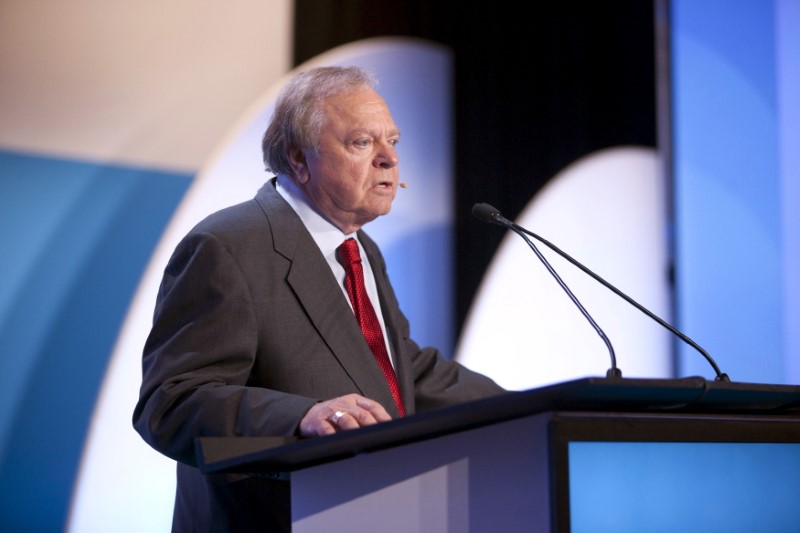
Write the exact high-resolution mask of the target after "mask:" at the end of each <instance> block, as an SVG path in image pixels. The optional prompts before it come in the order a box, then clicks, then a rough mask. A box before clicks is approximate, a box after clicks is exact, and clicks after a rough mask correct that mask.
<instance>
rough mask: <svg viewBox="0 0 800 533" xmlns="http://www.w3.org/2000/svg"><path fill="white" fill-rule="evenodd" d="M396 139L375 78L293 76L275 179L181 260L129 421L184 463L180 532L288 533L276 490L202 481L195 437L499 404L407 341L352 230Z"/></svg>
mask: <svg viewBox="0 0 800 533" xmlns="http://www.w3.org/2000/svg"><path fill="white" fill-rule="evenodd" d="M399 139H400V132H399V130H398V128H397V126H396V125H395V123H394V120H393V118H392V115H391V113H390V111H389V108H388V106H387V105H386V102H385V101H384V100H383V99H382V98H381V97H380V95H379V94H378V93H377V92H376V91H375V80H374V79H373V78H372V76H371V74H370V73H369V72H367V71H365V70H363V69H359V68H355V67H320V68H315V69H311V70H309V71H306V72H303V73H300V74H298V75H297V76H296V77H294V78H293V79H292V80H290V81H289V82H288V84H287V85H286V86H285V87H284V88H283V90H282V92H281V94H280V95H279V96H278V100H277V103H276V107H275V111H274V114H273V117H272V120H271V122H270V124H269V126H268V128H267V131H266V133H265V135H264V140H263V151H264V161H265V164H266V167H267V170H270V171H272V172H274V173H275V174H276V175H277V177H276V178H272V179H271V180H269V181H268V182H267V183H266V184H265V185H264V186H263V187H262V188H261V189H260V190H259V191H258V193H257V194H256V196H255V198H254V199H252V200H250V201H247V202H244V203H242V204H239V205H235V206H232V207H229V208H226V209H223V210H221V211H219V212H217V213H214V214H212V215H210V216H209V217H207V218H206V219H205V220H203V221H202V222H200V223H199V224H198V225H197V226H196V227H195V228H193V229H192V230H191V231H190V232H189V233H188V234H187V235H186V236H185V237H184V238H183V240H182V241H181V242H180V244H179V245H178V246H177V248H176V249H175V251H174V253H173V255H172V257H171V259H170V261H169V263H168V265H167V267H166V269H165V271H164V277H163V280H162V283H161V287H160V290H159V293H158V299H157V303H156V308H155V314H154V320H153V327H152V330H151V332H150V335H149V337H148V339H147V342H146V344H145V347H144V353H143V360H142V368H143V377H142V386H141V390H140V398H139V402H138V404H137V405H136V408H135V412H134V415H133V424H134V427H135V428H136V430H137V431H138V432H139V433H140V434H141V436H142V438H143V439H144V440H145V441H147V443H148V444H150V445H151V446H152V447H153V448H155V449H156V450H158V451H159V452H161V453H163V454H165V455H166V456H168V457H171V458H173V459H175V460H176V461H177V462H178V472H177V476H178V487H177V495H176V501H175V512H174V517H173V530H175V531H247V530H259V531H266V530H271V529H272V530H281V529H284V530H285V529H288V528H289V527H290V524H289V516H290V513H289V511H290V508H289V499H288V489H287V487H286V486H285V485H284V484H283V483H284V482H282V481H277V480H271V479H267V478H264V477H255V476H246V475H204V474H202V473H201V472H200V471H199V469H198V468H197V460H196V458H195V447H194V446H195V439H196V438H197V437H200V436H228V437H233V436H300V437H314V436H321V435H329V434H332V433H335V432H337V431H343V430H349V429H355V428H359V427H362V426H367V425H371V424H376V423H380V422H384V421H388V420H391V419H392V418H395V417H398V416H401V415H403V414H405V416H409V415H412V414H414V413H415V412H419V411H424V410H430V409H434V408H437V407H442V406H447V405H453V404H456V403H461V402H465V401H469V400H474V399H479V398H484V397H488V396H492V395H497V394H501V393H503V392H504V390H503V389H502V388H501V387H500V386H498V385H497V384H496V383H494V382H493V381H492V380H491V379H489V378H487V377H485V376H482V375H480V374H477V373H475V372H472V371H470V370H468V369H466V368H465V367H463V366H461V365H459V364H458V363H456V362H455V361H452V360H450V359H447V358H444V357H443V356H442V355H441V354H440V353H439V352H438V350H436V349H434V348H420V347H419V346H418V345H417V344H416V343H415V342H414V341H413V340H412V339H411V338H410V337H409V324H408V321H407V320H406V318H405V316H404V315H403V313H402V312H401V310H400V308H399V305H398V302H397V299H396V297H395V294H394V291H393V290H392V286H391V283H390V282H389V278H388V275H387V271H386V265H385V263H384V260H383V257H382V256H381V253H380V250H379V249H378V247H377V245H376V244H375V242H374V241H372V240H371V239H370V238H369V237H368V236H367V234H366V233H365V232H364V231H363V230H362V229H361V228H362V226H363V225H364V224H366V223H368V222H370V221H372V220H374V219H375V218H377V217H379V216H381V215H385V214H387V213H388V212H389V210H390V209H391V206H392V201H393V200H394V198H395V195H396V193H397V188H398V186H399V183H398V178H399V174H398V155H397V150H396V147H397V143H398V141H399ZM348 238H354V239H355V240H356V241H357V244H358V246H357V248H358V250H359V251H360V255H361V257H365V258H366V259H365V260H364V261H363V263H362V265H363V270H364V285H365V287H366V291H367V294H368V295H369V298H368V300H369V301H371V303H372V306H373V307H374V309H375V311H376V313H375V314H376V315H377V322H378V323H379V326H380V333H378V334H377V335H378V338H381V337H382V338H381V340H380V342H379V344H381V348H385V349H386V351H387V352H388V354H389V361H388V362H387V365H386V367H385V368H384V369H383V370H382V368H381V366H380V365H379V364H378V362H377V361H376V355H374V354H373V351H372V350H371V349H370V345H369V344H368V343H367V341H365V336H364V334H363V333H362V329H361V328H360V326H359V321H358V320H357V319H356V317H355V315H354V312H353V308H352V307H351V304H350V300H349V299H348V292H347V290H345V288H344V287H345V286H346V283H347V282H346V273H345V267H344V266H343V265H342V264H340V262H339V261H340V259H341V258H340V257H339V255H340V254H339V253H337V248H338V247H339V246H340V245H341V244H342V242H343V241H344V240H346V239H348ZM348 275H349V274H348ZM381 334H382V335H381ZM387 379H389V381H387ZM395 379H396V386H395V387H394V388H395V391H396V392H397V393H398V394H397V395H396V396H397V397H395V396H393V393H392V386H390V383H391V382H394V380H395Z"/></svg>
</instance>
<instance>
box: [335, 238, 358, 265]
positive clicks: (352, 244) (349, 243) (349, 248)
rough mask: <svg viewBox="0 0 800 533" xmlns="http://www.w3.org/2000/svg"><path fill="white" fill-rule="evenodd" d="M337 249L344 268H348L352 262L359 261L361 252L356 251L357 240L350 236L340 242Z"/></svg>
mask: <svg viewBox="0 0 800 533" xmlns="http://www.w3.org/2000/svg"><path fill="white" fill-rule="evenodd" d="M337 251H338V252H339V258H340V259H341V261H342V264H343V265H344V267H345V268H349V267H350V265H352V264H353V263H360V262H361V254H360V253H359V252H358V242H356V240H355V239H353V238H352V237H351V238H349V239H346V240H345V241H344V242H343V243H342V244H340V245H339V248H337Z"/></svg>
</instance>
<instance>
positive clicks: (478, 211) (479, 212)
mask: <svg viewBox="0 0 800 533" xmlns="http://www.w3.org/2000/svg"><path fill="white" fill-rule="evenodd" d="M472 215H473V216H474V217H475V218H477V219H478V220H482V221H483V222H489V223H492V224H497V225H499V226H504V227H506V228H508V229H510V230H511V231H513V232H514V233H516V234H517V235H519V236H520V237H522V238H523V239H524V240H525V242H527V243H528V246H530V247H531V249H532V250H533V251H534V253H536V256H537V257H538V258H539V260H540V261H542V262H543V263H544V265H545V267H547V270H548V271H549V272H550V273H551V274H552V275H553V276H554V277H555V278H556V280H557V281H558V283H559V285H561V287H562V288H563V289H564V290H565V291H566V292H567V294H568V295H569V296H570V298H571V299H572V301H573V302H574V303H575V304H576V305H577V306H578V308H579V309H580V310H581V312H582V313H583V315H584V316H585V317H586V318H587V319H588V320H589V322H591V323H592V326H593V327H594V328H595V330H597V331H598V333H599V334H600V336H601V337H602V338H603V340H604V341H605V343H606V345H607V346H608V348H609V351H610V352H611V368H610V369H609V370H608V373H607V376H608V377H612V376H617V377H618V376H621V375H622V374H621V372H619V370H617V368H616V358H615V357H614V351H613V349H612V348H611V343H610V342H609V341H608V339H607V338H606V337H605V334H603V333H602V330H600V328H599V327H598V326H597V324H596V323H595V322H594V320H592V319H591V317H589V314H588V313H587V312H586V310H585V309H584V308H583V306H582V305H581V304H580V303H579V302H578V301H577V299H576V298H575V297H574V296H573V295H572V292H571V291H570V290H569V289H568V288H567V287H566V285H564V283H563V281H561V279H560V278H559V277H558V275H557V274H556V273H555V271H554V270H553V268H552V267H551V266H550V264H549V263H548V262H547V260H546V259H545V258H544V257H543V256H542V254H541V253H540V252H539V250H538V249H537V248H536V247H535V246H534V245H533V243H532V242H531V240H530V239H528V237H527V235H530V236H531V237H533V238H534V239H536V240H538V241H539V242H541V243H543V244H544V245H546V246H547V247H548V248H550V249H551V250H553V251H554V252H556V253H557V254H559V255H560V256H561V257H563V258H564V259H566V260H567V261H569V262H570V263H572V264H573V265H575V266H576V267H578V268H580V269H581V270H582V271H584V272H585V273H586V274H588V275H590V276H591V277H592V278H594V279H595V280H597V281H598V282H600V283H601V284H602V285H603V286H604V287H606V288H607V289H609V290H610V291H611V292H613V293H614V294H616V295H617V296H619V297H621V298H622V299H623V300H625V301H626V302H628V303H629V304H631V305H633V306H634V307H636V308H637V309H638V310H639V311H641V312H643V313H644V314H646V315H647V316H649V317H650V318H651V319H653V320H655V321H656V322H657V323H658V324H659V325H661V326H662V327H664V328H666V329H667V330H669V331H670V332H671V333H672V334H673V335H675V336H677V337H678V338H679V339H681V340H682V341H683V342H685V343H686V344H688V345H689V346H691V347H692V348H694V349H695V350H697V351H698V352H699V353H700V354H701V355H702V356H703V357H704V358H705V359H706V361H708V363H709V364H710V365H711V368H713V369H714V372H715V374H716V377H715V378H714V380H715V381H730V378H729V377H728V375H727V374H725V373H723V372H721V371H720V369H719V367H718V366H717V363H716V362H714V359H713V358H712V357H711V356H710V355H709V354H708V352H706V351H705V350H704V349H703V348H701V347H700V346H699V345H698V344H697V343H696V342H694V341H693V340H692V339H690V338H689V337H687V336H686V335H684V334H683V333H681V332H680V331H678V330H677V329H676V328H674V327H673V326H671V325H670V324H668V323H667V322H666V321H665V320H662V319H661V318H659V317H658V316H656V315H655V314H654V313H653V312H651V311H650V310H648V309H647V308H646V307H644V306H643V305H641V304H639V303H638V302H636V301H635V300H634V299H633V298H631V297H630V296H628V295H626V294H625V293H623V292H622V291H621V290H619V289H617V288H616V287H614V286H613V285H611V284H610V283H608V282H607V281H606V280H604V279H603V278H601V277H600V276H598V275H597V274H595V273H594V272H592V271H591V270H589V269H588V268H587V267H585V266H584V265H582V264H581V263H579V262H578V261H577V260H575V259H573V258H572V257H570V256H569V254H567V253H566V252H564V251H562V250H560V249H559V248H558V247H557V246H555V245H554V244H552V243H551V242H549V241H547V240H546V239H544V238H542V237H540V236H539V235H537V234H535V233H533V232H531V231H528V230H527V229H525V228H523V227H522V226H519V225H517V224H515V223H514V222H511V221H510V220H508V219H507V218H505V217H504V216H503V215H501V214H500V211H498V210H497V209H496V208H494V207H492V206H491V205H489V204H485V203H482V204H475V205H474V206H473V207H472Z"/></svg>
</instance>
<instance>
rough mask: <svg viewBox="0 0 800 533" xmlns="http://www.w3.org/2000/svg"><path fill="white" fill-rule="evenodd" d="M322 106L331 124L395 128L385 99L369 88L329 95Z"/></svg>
mask: <svg viewBox="0 0 800 533" xmlns="http://www.w3.org/2000/svg"><path fill="white" fill-rule="evenodd" d="M322 108H323V110H324V111H325V115H326V117H327V118H328V121H329V122H330V123H332V124H340V125H348V126H351V127H358V126H364V127H366V126H369V125H373V126H376V125H380V126H381V127H390V128H394V129H396V126H395V125H394V119H393V118H392V114H391V111H390V110H389V106H388V105H387V104H386V101H385V100H384V99H383V98H382V97H381V96H380V95H379V94H378V93H377V92H375V91H374V90H373V89H370V88H364V89H359V90H356V91H349V92H346V93H340V94H337V95H333V96H329V97H328V98H326V99H325V101H324V102H323V104H322Z"/></svg>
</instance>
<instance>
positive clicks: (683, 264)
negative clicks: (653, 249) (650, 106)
mask: <svg viewBox="0 0 800 533" xmlns="http://www.w3.org/2000/svg"><path fill="white" fill-rule="evenodd" d="M671 5H672V6H673V11H672V21H671V23H672V33H671V36H672V40H673V48H672V51H671V53H672V60H673V63H672V68H673V72H672V74H673V79H672V82H673V88H672V90H673V106H674V107H673V135H674V140H673V144H674V168H675V176H674V179H675V182H674V186H675V222H676V227H675V261H676V266H675V272H676V291H677V292H676V313H677V318H676V322H677V323H678V325H679V328H680V329H681V330H682V331H684V332H685V333H686V334H687V335H689V336H690V337H691V338H693V339H694V340H695V341H697V342H698V343H699V344H700V345H701V346H703V347H704V348H705V349H706V350H707V351H708V352H709V353H710V354H711V355H712V357H714V359H715V360H716V361H717V363H718V364H719V366H720V368H721V369H722V371H723V372H726V373H728V374H729V375H730V377H731V379H732V380H734V381H746V382H763V383H783V382H784V379H785V376H784V365H783V332H782V327H781V326H782V322H781V316H782V307H781V303H782V295H781V291H782V287H781V273H780V272H781V197H780V192H781V177H780V173H779V165H778V156H779V152H778V129H777V116H776V113H777V106H776V93H775V91H776V83H775V48H774V46H775V44H774V43H775V31H774V8H773V5H772V3H771V2H763V1H761V0H747V1H740V2H728V1H725V0H703V1H695V0H690V1H674V2H672V3H671ZM679 349H680V352H679V361H678V373H679V375H704V376H706V377H713V373H711V372H710V369H709V368H708V365H707V364H706V362H705V360H704V359H702V357H700V355H699V354H697V353H696V352H694V351H693V350H692V349H691V348H689V347H687V346H683V345H681V346H680V347H679Z"/></svg>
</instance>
